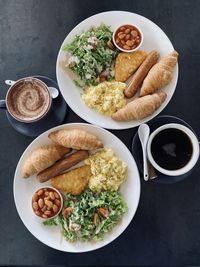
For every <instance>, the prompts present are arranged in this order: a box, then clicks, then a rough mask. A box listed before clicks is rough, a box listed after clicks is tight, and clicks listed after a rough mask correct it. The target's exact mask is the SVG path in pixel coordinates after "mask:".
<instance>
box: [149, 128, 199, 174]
mask: <svg viewBox="0 0 200 267" xmlns="http://www.w3.org/2000/svg"><path fill="white" fill-rule="evenodd" d="M165 129H178V130H180V131H182V132H183V133H185V134H186V135H187V137H188V138H189V140H190V142H191V145H192V155H191V157H190V159H189V161H188V162H187V163H186V164H185V165H184V166H183V167H181V168H179V169H175V170H170V169H166V168H163V167H161V166H159V164H158V163H157V162H156V161H155V159H154V157H153V155H152V150H151V144H152V141H153V140H154V138H155V137H156V136H157V134H158V133H160V132H161V131H163V130H165ZM147 157H148V160H149V161H150V163H151V164H152V165H153V167H154V168H155V169H156V170H158V171H159V172H161V173H163V174H165V175H168V176H178V175H183V174H185V173H187V172H189V171H190V170H191V169H192V168H193V167H194V166H195V164H196V163H197V160H198V158H199V142H198V139H197V137H196V135H195V134H194V133H193V132H192V131H191V130H190V129H189V128H187V127H186V126H183V125H182V124H177V123H169V124H165V125H163V126H161V127H159V128H157V129H156V130H155V131H153V132H152V133H151V135H150V136H149V140H148V143H147Z"/></svg>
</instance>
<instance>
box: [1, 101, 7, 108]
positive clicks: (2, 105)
mask: <svg viewBox="0 0 200 267" xmlns="http://www.w3.org/2000/svg"><path fill="white" fill-rule="evenodd" d="M0 109H6V100H0Z"/></svg>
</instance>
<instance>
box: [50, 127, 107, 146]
mask: <svg viewBox="0 0 200 267" xmlns="http://www.w3.org/2000/svg"><path fill="white" fill-rule="evenodd" d="M49 138H50V139H51V140H52V141H53V142H55V143H57V144H59V145H61V146H64V147H69V148H73V149H82V150H92V149H96V148H101V147H103V144H102V142H101V141H100V140H98V139H97V137H96V136H95V135H93V134H91V133H88V132H86V131H85V130H81V129H69V130H67V129H63V130H58V131H55V132H52V133H50V134H49Z"/></svg>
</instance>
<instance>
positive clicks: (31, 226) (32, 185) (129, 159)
mask: <svg viewBox="0 0 200 267" xmlns="http://www.w3.org/2000/svg"><path fill="white" fill-rule="evenodd" d="M63 128H67V129H70V128H79V129H84V130H87V131H88V132H91V133H93V134H95V135H96V136H97V137H98V138H99V139H100V140H101V141H102V142H103V144H104V146H105V147H110V148H112V149H113V150H114V151H115V153H116V155H117V156H118V157H119V158H120V159H121V160H123V161H124V162H125V163H126V164H127V165H128V179H127V181H126V182H124V183H123V184H122V186H121V188H120V191H121V193H122V194H123V196H124V199H125V201H126V203H127V205H128V212H127V213H125V214H124V215H123V218H122V221H121V222H120V223H119V224H118V225H117V226H116V227H115V228H114V229H113V230H112V231H111V232H110V233H108V234H107V235H106V236H105V238H104V240H103V241H99V242H96V243H91V242H77V243H69V242H67V241H66V240H65V239H64V238H61V234H60V231H59V229H58V227H57V226H52V227H51V226H44V225H43V224H42V223H41V221H40V220H39V219H38V218H36V216H35V215H34V214H33V212H32V210H31V197H32V195H33V192H34V191H35V190H36V189H37V188H38V187H41V186H43V185H49V184H50V183H49V182H46V183H44V184H41V183H39V182H38V181H37V180H36V177H30V178H28V179H24V178H22V177H21V168H22V165H23V162H24V160H25V159H26V158H27V157H28V156H29V155H30V154H31V153H32V152H33V151H34V150H35V149H36V148H37V147H40V146H41V145H44V144H49V143H51V141H50V140H49V139H48V134H49V133H50V132H52V131H54V130H58V129H63ZM13 190H14V199H15V204H16V208H17V211H18V213H19V216H20V218H21V220H22V221H23V223H24V225H25V226H26V228H27V229H28V230H29V231H30V232H31V233H32V234H33V235H34V236H35V237H36V238H37V239H38V240H40V241H41V242H43V243H44V244H46V245H48V246H50V247H52V248H55V249H58V250H61V251H66V252H85V251H90V250H95V249H98V248H100V247H103V246H105V245H107V244H109V243H110V242H111V241H113V240H114V239H115V238H117V237H118V236H119V235H120V234H121V233H122V232H123V231H124V230H125V229H126V227H127V226H128V225H129V223H130V222H131V220H132V218H133V216H134V214H135V212H136V209H137V206H138V202H139V197H140V178H139V173H138V169H137V166H136V163H135V160H134V158H133V156H132V155H131V153H130V152H129V150H128V148H127V147H126V146H125V145H124V144H123V143H122V142H121V141H120V140H119V139H118V138H117V137H116V136H115V135H113V134H112V133H110V132H108V131H107V130H104V129H102V128H99V127H97V126H94V125H90V124H86V123H71V124H66V125H61V126H58V127H55V128H53V129H51V130H49V131H47V132H45V133H43V134H42V135H40V136H39V137H37V138H36V139H35V140H34V141H33V142H32V143H31V144H30V145H29V146H28V147H27V149H26V150H25V151H24V153H23V155H22V156H21V158H20V160H19V163H18V165H17V168H16V171H15V177H14V185H13Z"/></svg>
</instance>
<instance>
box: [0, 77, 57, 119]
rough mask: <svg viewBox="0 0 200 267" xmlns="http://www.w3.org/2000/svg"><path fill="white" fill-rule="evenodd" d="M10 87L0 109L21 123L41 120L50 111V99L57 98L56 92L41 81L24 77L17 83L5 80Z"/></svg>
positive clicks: (0, 103)
mask: <svg viewBox="0 0 200 267" xmlns="http://www.w3.org/2000/svg"><path fill="white" fill-rule="evenodd" d="M5 83H6V84H7V85H10V88H9V89H8V91H7V94H6V99H5V100H0V108H1V109H6V110H7V112H8V113H9V115H10V116H11V117H12V118H13V119H15V120H17V121H19V122H22V123H32V122H37V121H39V120H41V119H43V118H44V117H45V116H46V115H47V114H48V112H49V111H50V109H51V106H52V99H53V98H56V97H57V96H58V90H57V89H56V88H54V87H48V86H47V85H46V84H45V83H44V82H43V81H41V80H40V79H38V78H34V77H26V78H22V79H19V80H18V81H16V82H15V81H11V80H6V81H5Z"/></svg>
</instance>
